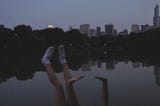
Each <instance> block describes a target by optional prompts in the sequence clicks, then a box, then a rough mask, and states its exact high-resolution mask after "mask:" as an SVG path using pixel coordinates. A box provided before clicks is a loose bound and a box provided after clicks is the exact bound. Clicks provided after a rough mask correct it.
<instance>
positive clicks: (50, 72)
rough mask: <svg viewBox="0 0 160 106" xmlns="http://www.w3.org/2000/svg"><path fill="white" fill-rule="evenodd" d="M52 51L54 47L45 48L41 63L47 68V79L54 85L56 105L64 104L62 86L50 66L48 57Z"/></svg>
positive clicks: (64, 105)
mask: <svg viewBox="0 0 160 106" xmlns="http://www.w3.org/2000/svg"><path fill="white" fill-rule="evenodd" d="M53 51H54V47H49V48H48V49H47V50H46V52H45V54H44V56H43V58H42V64H43V65H44V66H45V68H46V70H47V75H48V79H49V81H50V82H51V83H52V85H53V86H54V87H55V97H56V98H55V99H56V100H55V103H56V106H66V98H65V94H64V90H63V87H62V85H61V83H60V81H59V79H58V78H57V76H56V73H55V72H54V70H53V68H52V66H51V65H50V61H49V58H50V57H51V55H52V53H53Z"/></svg>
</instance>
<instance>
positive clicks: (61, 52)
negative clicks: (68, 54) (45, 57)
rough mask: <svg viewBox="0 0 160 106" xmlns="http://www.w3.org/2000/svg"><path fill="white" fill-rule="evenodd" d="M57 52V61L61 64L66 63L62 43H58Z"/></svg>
mask: <svg viewBox="0 0 160 106" xmlns="http://www.w3.org/2000/svg"><path fill="white" fill-rule="evenodd" d="M58 53H59V62H60V63H61V64H65V63H66V59H65V48H64V46H63V45H60V46H59V47H58Z"/></svg>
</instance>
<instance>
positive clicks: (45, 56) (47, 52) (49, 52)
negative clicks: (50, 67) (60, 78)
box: [41, 46, 55, 65]
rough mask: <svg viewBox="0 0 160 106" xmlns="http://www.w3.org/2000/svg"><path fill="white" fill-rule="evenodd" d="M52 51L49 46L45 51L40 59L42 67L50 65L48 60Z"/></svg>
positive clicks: (51, 47) (52, 48)
mask: <svg viewBox="0 0 160 106" xmlns="http://www.w3.org/2000/svg"><path fill="white" fill-rule="evenodd" d="M54 49H55V48H54V47H53V46H50V47H48V48H47V50H46V51H45V53H44V55H43V57H42V60H41V62H42V64H43V65H46V64H51V62H50V60H49V59H50V57H51V55H52V54H53V52H54Z"/></svg>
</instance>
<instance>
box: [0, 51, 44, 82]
mask: <svg viewBox="0 0 160 106" xmlns="http://www.w3.org/2000/svg"><path fill="white" fill-rule="evenodd" d="M40 55H41V53H40V51H34V52H28V51H22V50H14V49H5V50H3V51H1V52H0V58H1V60H0V83H1V82H4V81H6V80H7V79H9V78H12V77H16V78H17V79H19V80H26V79H31V78H33V76H34V73H35V72H36V71H38V69H40V67H41V64H40Z"/></svg>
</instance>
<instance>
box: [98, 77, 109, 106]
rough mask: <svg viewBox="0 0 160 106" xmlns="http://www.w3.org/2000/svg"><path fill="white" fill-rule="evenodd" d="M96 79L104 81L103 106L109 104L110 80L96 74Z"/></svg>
mask: <svg viewBox="0 0 160 106" xmlns="http://www.w3.org/2000/svg"><path fill="white" fill-rule="evenodd" d="M96 79H99V80H100V81H102V84H103V88H102V106H108V81H107V78H103V77H99V76H96Z"/></svg>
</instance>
